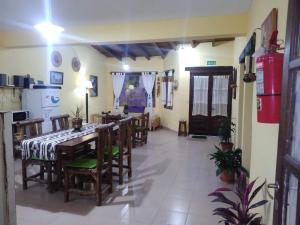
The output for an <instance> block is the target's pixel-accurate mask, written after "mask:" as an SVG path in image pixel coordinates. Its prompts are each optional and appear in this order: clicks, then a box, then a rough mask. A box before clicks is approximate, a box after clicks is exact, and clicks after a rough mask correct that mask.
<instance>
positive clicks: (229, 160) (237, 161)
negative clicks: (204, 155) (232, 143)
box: [209, 146, 248, 183]
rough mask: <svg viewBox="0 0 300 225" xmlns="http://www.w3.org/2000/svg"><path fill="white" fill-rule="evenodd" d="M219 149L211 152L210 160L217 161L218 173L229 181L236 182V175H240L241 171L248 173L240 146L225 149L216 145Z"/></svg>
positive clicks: (225, 180) (222, 178) (223, 179)
mask: <svg viewBox="0 0 300 225" xmlns="http://www.w3.org/2000/svg"><path fill="white" fill-rule="evenodd" d="M215 147H216V149H217V151H216V152H214V153H212V154H209V156H210V160H214V161H215V165H216V166H217V170H216V175H217V176H220V179H221V180H222V181H224V182H227V183H232V182H234V178H235V175H236V174H237V175H238V176H239V175H240V174H241V172H244V173H245V174H248V171H247V169H246V168H245V167H243V166H242V150H241V149H240V148H237V149H232V150H228V151H223V150H222V149H220V148H219V147H217V146H215Z"/></svg>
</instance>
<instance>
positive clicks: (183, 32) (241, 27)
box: [1, 14, 247, 47]
mask: <svg viewBox="0 0 300 225" xmlns="http://www.w3.org/2000/svg"><path fill="white" fill-rule="evenodd" d="M246 22H247V15H246V14H240V15H229V16H211V17H193V18H185V19H172V20H158V21H142V22H132V23H121V24H103V25H88V26H81V27H65V32H64V33H63V36H62V39H61V42H60V43H61V44H77V43H113V42H117V43H118V42H145V41H158V40H170V39H176V40H186V39H193V38H196V39H197V38H210V37H228V36H229V37H232V36H240V35H245V34H246V33H247V26H246ZM1 36H2V39H3V41H2V42H3V45H4V46H6V47H13V46H19V47H20V46H36V45H44V44H45V41H44V40H43V38H42V37H41V36H40V35H39V34H38V32H36V31H35V30H34V29H33V28H30V26H29V28H28V29H27V30H24V29H23V30H21V29H20V30H12V31H11V30H9V31H6V32H1Z"/></svg>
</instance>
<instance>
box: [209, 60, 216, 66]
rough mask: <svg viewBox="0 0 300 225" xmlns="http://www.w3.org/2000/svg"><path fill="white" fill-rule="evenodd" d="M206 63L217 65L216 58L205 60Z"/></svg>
mask: <svg viewBox="0 0 300 225" xmlns="http://www.w3.org/2000/svg"><path fill="white" fill-rule="evenodd" d="M206 65H208V66H215V65H217V61H216V60H207V62H206Z"/></svg>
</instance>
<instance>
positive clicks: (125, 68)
mask: <svg viewBox="0 0 300 225" xmlns="http://www.w3.org/2000/svg"><path fill="white" fill-rule="evenodd" d="M123 69H124V70H125V71H128V70H129V65H128V64H126V63H123Z"/></svg>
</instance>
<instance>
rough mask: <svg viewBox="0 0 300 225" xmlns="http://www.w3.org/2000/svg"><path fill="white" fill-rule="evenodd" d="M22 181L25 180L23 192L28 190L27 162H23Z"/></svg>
mask: <svg viewBox="0 0 300 225" xmlns="http://www.w3.org/2000/svg"><path fill="white" fill-rule="evenodd" d="M22 180H23V190H27V188H28V186H27V162H26V160H22Z"/></svg>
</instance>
